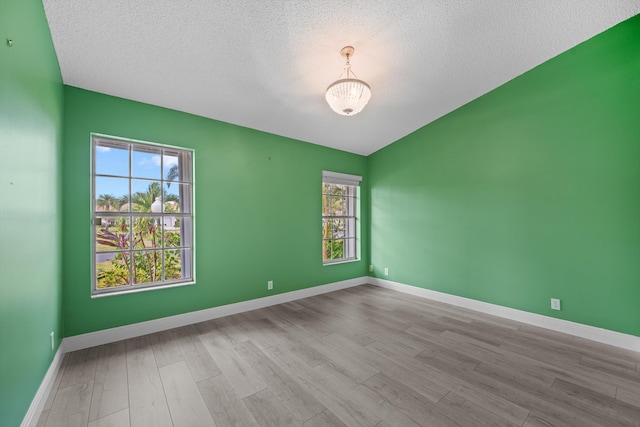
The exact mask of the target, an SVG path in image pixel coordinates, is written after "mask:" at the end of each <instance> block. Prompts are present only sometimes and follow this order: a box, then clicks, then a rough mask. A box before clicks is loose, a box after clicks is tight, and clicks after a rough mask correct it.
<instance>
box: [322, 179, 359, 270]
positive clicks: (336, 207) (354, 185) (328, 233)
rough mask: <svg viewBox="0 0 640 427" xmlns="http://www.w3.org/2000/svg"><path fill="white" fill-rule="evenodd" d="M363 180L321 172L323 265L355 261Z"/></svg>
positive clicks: (356, 257)
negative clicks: (361, 183) (360, 189)
mask: <svg viewBox="0 0 640 427" xmlns="http://www.w3.org/2000/svg"><path fill="white" fill-rule="evenodd" d="M360 181H362V177H360V176H355V175H348V174H344V173H337V172H329V171H322V262H323V263H324V264H331V263H336V262H345V261H353V260H357V259H358V254H357V252H358V251H357V239H358V228H359V224H358V213H359V209H360V206H359V198H358V190H359V188H358V185H359V184H360Z"/></svg>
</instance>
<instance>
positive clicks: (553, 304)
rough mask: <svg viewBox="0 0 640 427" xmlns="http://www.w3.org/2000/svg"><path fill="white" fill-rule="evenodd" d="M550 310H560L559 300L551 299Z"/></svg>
mask: <svg viewBox="0 0 640 427" xmlns="http://www.w3.org/2000/svg"><path fill="white" fill-rule="evenodd" d="M551 310H560V300H559V299H557V298H551Z"/></svg>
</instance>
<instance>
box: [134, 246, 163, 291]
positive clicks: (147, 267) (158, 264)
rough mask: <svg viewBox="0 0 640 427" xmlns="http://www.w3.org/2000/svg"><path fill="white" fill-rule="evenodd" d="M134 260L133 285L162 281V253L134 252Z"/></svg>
mask: <svg viewBox="0 0 640 427" xmlns="http://www.w3.org/2000/svg"><path fill="white" fill-rule="evenodd" d="M133 259H134V260H135V266H134V271H133V283H135V284H140V283H153V282H159V281H161V280H162V251H140V252H134V253H133Z"/></svg>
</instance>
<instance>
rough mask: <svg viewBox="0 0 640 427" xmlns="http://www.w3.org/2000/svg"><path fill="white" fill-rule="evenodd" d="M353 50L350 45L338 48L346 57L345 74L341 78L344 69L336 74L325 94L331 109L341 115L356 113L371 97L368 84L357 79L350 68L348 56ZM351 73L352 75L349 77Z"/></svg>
mask: <svg viewBox="0 0 640 427" xmlns="http://www.w3.org/2000/svg"><path fill="white" fill-rule="evenodd" d="M354 50H355V49H354V48H353V47H352V46H345V47H343V48H342V50H340V55H342V56H344V57H345V58H347V63H346V64H345V66H344V69H345V71H346V74H347V76H346V78H345V79H341V77H342V76H343V75H344V74H345V71H343V72H342V74H340V76H338V80H336V81H335V82H333V83H331V84H330V85H329V87H328V88H327V93H326V94H325V98H326V99H327V102H328V103H329V106H330V107H331V109H332V110H333V111H335V112H336V113H338V114H342V115H343V116H353V115H354V114H358V113H359V112H360V111H362V109H363V108H364V107H365V105H367V102H369V99H371V88H370V87H369V85H368V84H366V83H365V82H363V81H362V80H359V79H358V76H356V75H355V73H354V72H353V71H352V70H351V64H349V58H351V57H352V56H353V52H354ZM352 75H353V77H351V76H352ZM354 77H355V78H354Z"/></svg>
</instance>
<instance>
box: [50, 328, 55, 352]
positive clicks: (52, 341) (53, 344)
mask: <svg viewBox="0 0 640 427" xmlns="http://www.w3.org/2000/svg"><path fill="white" fill-rule="evenodd" d="M49 337H50V338H51V351H53V349H54V348H55V346H56V338H55V334H54V332H53V331H51V333H50V334H49Z"/></svg>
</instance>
